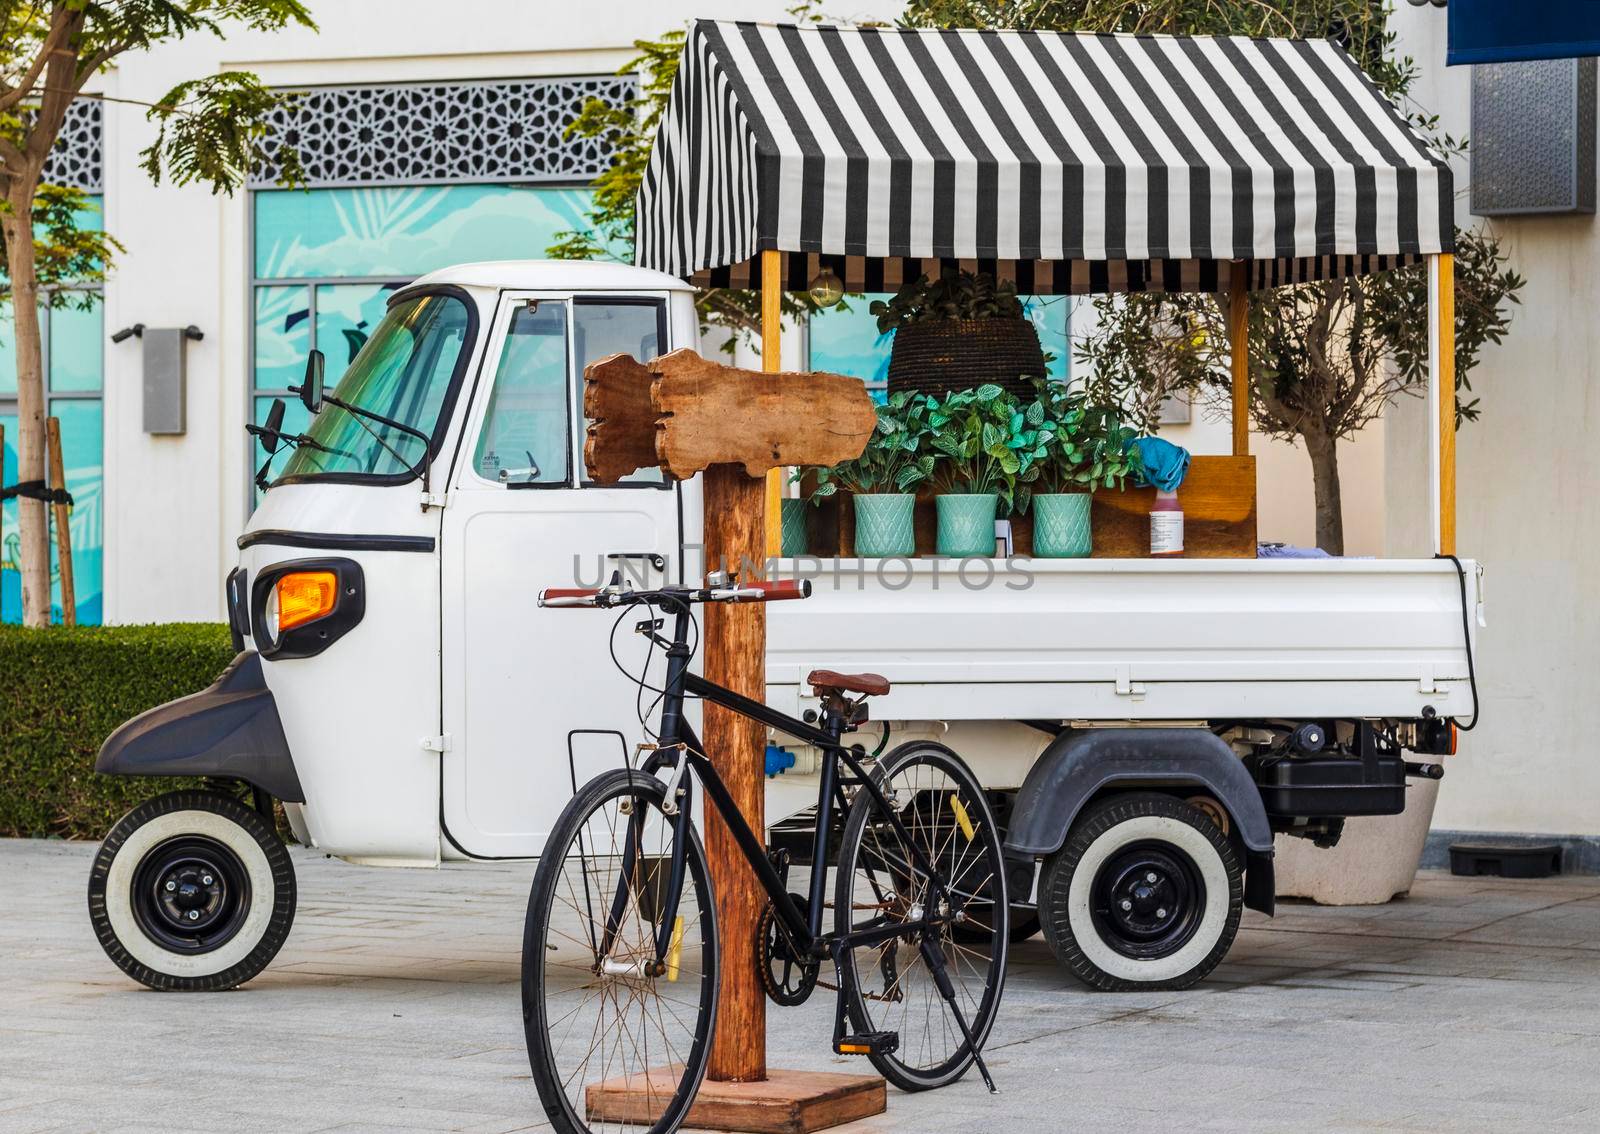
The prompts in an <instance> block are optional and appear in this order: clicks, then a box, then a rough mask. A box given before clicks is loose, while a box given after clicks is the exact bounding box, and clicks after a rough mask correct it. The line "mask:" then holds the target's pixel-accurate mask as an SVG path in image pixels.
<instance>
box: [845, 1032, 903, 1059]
mask: <svg viewBox="0 0 1600 1134" xmlns="http://www.w3.org/2000/svg"><path fill="white" fill-rule="evenodd" d="M899 1047H900V1033H899V1032H857V1033H856V1034H855V1035H853V1036H840V1037H839V1038H838V1039H836V1040H834V1041H833V1052H834V1054H835V1055H893V1054H894V1053H895V1051H896V1050H898V1049H899Z"/></svg>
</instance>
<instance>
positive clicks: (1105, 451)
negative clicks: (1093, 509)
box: [1019, 382, 1139, 511]
mask: <svg viewBox="0 0 1600 1134" xmlns="http://www.w3.org/2000/svg"><path fill="white" fill-rule="evenodd" d="M1036 386H1037V389H1038V391H1039V393H1038V397H1037V399H1036V400H1035V401H1034V402H1032V403H1030V404H1029V406H1028V412H1029V414H1030V416H1032V415H1033V407H1034V406H1038V407H1039V416H1041V417H1042V419H1043V424H1042V425H1041V431H1042V432H1043V433H1045V434H1047V435H1048V437H1047V440H1046V453H1045V456H1044V459H1043V460H1041V461H1038V462H1036V463H1035V465H1034V466H1033V467H1034V470H1035V472H1036V474H1037V475H1036V476H1034V477H1033V478H1032V479H1031V480H1030V482H1029V485H1030V488H1031V490H1032V492H1033V493H1034V494H1038V493H1041V492H1051V493H1057V492H1093V491H1094V490H1095V489H1097V488H1121V487H1122V486H1123V484H1124V482H1125V481H1126V480H1127V478H1128V477H1129V476H1130V475H1132V474H1134V473H1136V472H1137V471H1138V469H1139V458H1138V455H1137V453H1136V452H1135V450H1134V449H1132V448H1131V445H1132V442H1133V440H1134V438H1136V437H1137V436H1138V435H1139V431H1138V430H1136V429H1134V428H1133V427H1132V426H1130V425H1126V424H1124V423H1123V420H1122V413H1121V411H1120V410H1119V409H1117V407H1115V406H1110V405H1096V404H1093V403H1091V402H1090V400H1089V398H1088V396H1087V395H1085V394H1083V393H1081V392H1076V391H1073V390H1070V389H1068V387H1066V386H1065V385H1063V384H1062V383H1059V382H1039V383H1037V384H1036ZM1019 511H1026V500H1024V501H1023V502H1022V506H1021V507H1020V508H1019Z"/></svg>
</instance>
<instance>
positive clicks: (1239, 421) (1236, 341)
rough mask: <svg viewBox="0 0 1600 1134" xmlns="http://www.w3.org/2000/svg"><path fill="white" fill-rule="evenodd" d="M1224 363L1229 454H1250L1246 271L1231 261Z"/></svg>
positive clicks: (1247, 278) (1248, 290) (1248, 329)
mask: <svg viewBox="0 0 1600 1134" xmlns="http://www.w3.org/2000/svg"><path fill="white" fill-rule="evenodd" d="M1228 365H1229V368H1230V370H1231V372H1232V375H1233V411H1232V412H1233V455H1234V456H1235V457H1244V456H1248V455H1249V453H1250V274H1249V265H1247V264H1246V263H1245V262H1244V261H1243V260H1235V261H1234V262H1233V270H1232V272H1231V273H1230V274H1229V281H1228Z"/></svg>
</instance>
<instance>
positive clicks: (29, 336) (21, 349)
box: [0, 179, 50, 626]
mask: <svg viewBox="0 0 1600 1134" xmlns="http://www.w3.org/2000/svg"><path fill="white" fill-rule="evenodd" d="M26 180H27V179H19V180H18V182H14V183H13V184H18V183H21V182H25V181H26ZM9 203H10V206H11V208H10V213H9V215H7V216H5V217H4V218H3V219H0V228H3V230H4V233H5V241H6V252H7V255H8V258H9V260H10V268H11V314H12V320H13V323H12V325H13V328H14V330H13V332H12V333H13V335H14V336H15V337H16V343H15V350H16V352H17V480H18V481H29V480H43V479H44V476H45V471H44V461H45V451H44V419H45V400H44V353H43V349H42V342H41V336H40V328H39V281H38V278H37V276H36V274H35V269H34V253H33V197H32V195H31V194H28V195H23V194H20V193H13V194H12V196H11V198H10V202H9ZM17 518H18V521H19V523H18V528H19V531H20V534H21V538H22V548H21V553H20V555H19V559H20V560H21V562H20V564H19V566H20V568H21V573H22V621H23V623H24V624H25V625H28V626H48V625H49V624H50V525H49V521H48V517H47V513H46V511H45V503H44V501H43V500H30V499H28V498H27V497H25V496H24V497H18V499H17Z"/></svg>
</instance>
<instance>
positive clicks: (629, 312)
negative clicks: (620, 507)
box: [572, 299, 667, 484]
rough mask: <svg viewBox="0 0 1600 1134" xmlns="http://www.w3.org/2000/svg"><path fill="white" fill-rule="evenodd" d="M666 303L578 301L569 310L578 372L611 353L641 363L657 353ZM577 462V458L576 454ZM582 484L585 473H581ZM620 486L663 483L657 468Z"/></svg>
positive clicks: (641, 472)
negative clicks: (625, 356)
mask: <svg viewBox="0 0 1600 1134" xmlns="http://www.w3.org/2000/svg"><path fill="white" fill-rule="evenodd" d="M666 321H667V308H666V304H665V303H663V302H662V301H661V300H659V299H580V300H578V301H577V302H576V303H575V304H574V305H573V309H572V337H573V339H574V346H575V348H576V349H575V350H574V352H573V353H574V354H575V355H576V356H577V360H578V373H579V374H582V373H583V371H584V368H585V367H587V366H588V365H589V364H590V363H591V362H596V361H598V360H600V359H602V358H605V357H606V356H607V355H611V354H629V355H632V356H633V357H634V358H637V359H639V360H640V361H641V362H642V361H644V360H645V359H650V358H655V357H656V356H657V355H659V354H660V353H661V345H662V343H664V342H665V341H666ZM579 459H580V460H581V459H582V458H581V455H580V458H579ZM583 480H584V483H585V484H592V483H593V482H592V481H590V480H589V470H588V469H587V468H586V469H584V471H583ZM622 483H624V484H665V483H666V478H665V477H664V476H663V475H662V472H661V470H660V469H640V470H639V471H638V472H636V473H633V474H631V475H629V476H626V477H624V478H623V480H622Z"/></svg>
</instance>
